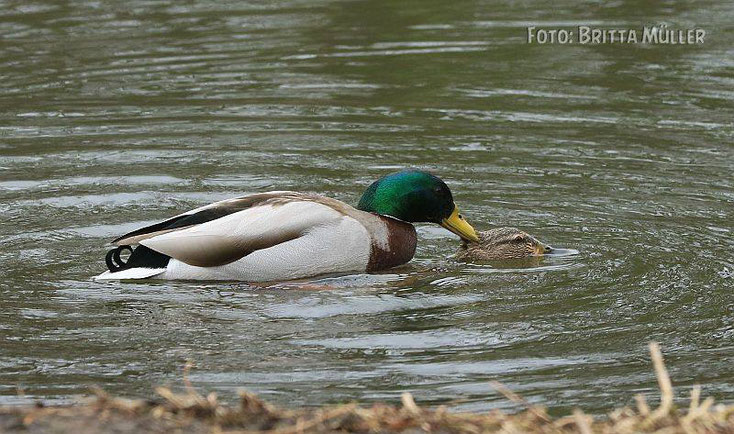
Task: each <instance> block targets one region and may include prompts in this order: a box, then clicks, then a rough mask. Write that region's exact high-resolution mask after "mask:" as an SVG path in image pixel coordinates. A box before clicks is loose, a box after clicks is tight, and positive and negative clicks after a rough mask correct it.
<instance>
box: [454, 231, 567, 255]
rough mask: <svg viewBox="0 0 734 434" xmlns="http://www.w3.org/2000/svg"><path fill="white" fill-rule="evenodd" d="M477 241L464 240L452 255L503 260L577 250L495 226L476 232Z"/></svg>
mask: <svg viewBox="0 0 734 434" xmlns="http://www.w3.org/2000/svg"><path fill="white" fill-rule="evenodd" d="M477 236H478V237H479V241H477V242H471V241H465V242H464V243H463V244H462V246H461V247H460V248H459V251H458V252H456V254H455V255H454V259H458V260H461V261H503V260H506V259H523V258H529V257H538V256H543V255H554V256H566V255H576V254H578V253H579V252H578V250H574V249H561V248H556V247H551V246H549V245H547V244H543V243H541V242H540V241H538V240H537V239H535V237H533V236H531V235H529V234H528V233H527V232H523V231H521V230H520V229H516V228H495V229H490V230H488V231H480V232H477Z"/></svg>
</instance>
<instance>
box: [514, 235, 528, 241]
mask: <svg viewBox="0 0 734 434" xmlns="http://www.w3.org/2000/svg"><path fill="white" fill-rule="evenodd" d="M513 239H514V240H515V241H517V242H521V241H525V237H524V236H522V235H515V238H513Z"/></svg>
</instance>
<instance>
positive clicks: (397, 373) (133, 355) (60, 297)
mask: <svg viewBox="0 0 734 434" xmlns="http://www.w3.org/2000/svg"><path fill="white" fill-rule="evenodd" d="M733 18H734V13H733V8H732V6H731V5H730V4H728V2H720V3H717V2H703V3H697V4H696V5H695V6H694V5H686V4H683V3H679V2H655V3H645V4H644V5H640V4H639V3H638V2H627V1H621V2H611V3H610V2H583V3H577V2H570V1H561V2H557V1H554V2H549V1H546V2H535V3H533V5H532V7H531V6H530V5H529V4H528V5H526V4H524V3H523V4H518V3H516V2H479V1H477V2H464V1H461V2H452V3H449V2H437V1H413V0H409V1H401V2H391V1H370V2H367V1H326V0H324V1H298V0H284V1H277V2H269V3H257V2H252V3H248V2H240V1H237V2H234V1H232V2H222V1H205V0H200V1H194V2H186V3H185V4H184V3H180V2H173V1H142V0H130V1H127V2H125V3H124V4H122V3H118V2H110V1H95V2H91V1H90V2H70V3H58V2H38V1H36V2H33V1H31V2H29V1H7V0H4V1H0V38H1V39H2V44H1V45H0V90H1V92H0V216H1V217H0V245H1V246H2V248H0V276H1V279H0V403H18V402H28V401H29V400H32V399H44V400H48V401H51V402H69V401H74V400H76V399H78V398H79V397H81V396H83V395H84V394H86V393H87V391H88V388H89V387H90V386H92V385H99V386H102V387H104V388H105V389H107V390H109V391H111V392H114V393H120V394H125V395H128V396H150V395H151V394H152V390H151V386H152V385H157V384H163V383H166V382H172V383H180V379H181V375H182V374H181V371H182V367H183V366H184V364H185V362H186V361H187V360H191V361H193V362H194V363H195V368H193V369H192V371H191V375H190V376H191V381H192V382H193V383H194V385H195V386H197V387H200V388H202V389H204V390H214V391H217V392H219V394H220V396H221V397H222V398H224V399H234V397H235V396H236V394H235V392H236V390H237V389H238V388H243V387H244V388H247V389H250V390H253V391H256V392H259V393H261V394H263V395H264V397H266V398H267V399H270V400H273V401H275V402H277V403H281V404H288V405H295V404H307V405H317V404H322V403H334V402H343V401H349V400H353V399H359V400H361V401H371V400H390V401H395V400H397V399H398V397H399V395H400V393H401V392H403V391H410V392H412V393H414V394H415V396H416V399H417V400H418V401H419V402H422V403H428V404H439V403H442V404H446V403H450V404H451V405H453V406H454V407H456V408H460V409H464V410H476V411H479V410H486V409H489V408H496V407H506V408H513V409H517V408H516V407H513V405H512V404H510V403H508V402H507V401H506V400H505V399H504V398H503V397H502V396H500V395H499V394H497V393H496V392H495V391H494V390H493V389H492V388H491V387H490V385H489V382H490V381H491V380H498V381H500V382H502V383H504V384H505V385H507V386H508V387H509V388H511V389H512V390H514V391H516V392H518V393H520V394H522V395H523V396H524V397H525V398H527V399H528V400H529V401H530V402H533V403H539V404H543V405H546V406H548V407H550V408H551V409H552V410H553V411H556V412H560V411H565V410H567V409H569V408H571V407H573V406H583V407H584V408H585V409H587V410H589V411H595V412H603V411H606V410H608V409H610V408H612V407H614V406H618V405H624V404H629V403H631V402H632V396H633V394H635V393H638V392H651V391H653V390H655V389H656V386H655V379H654V376H653V374H652V369H651V367H650V362H649V359H648V357H647V350H646V346H647V343H648V342H649V341H651V340H656V341H659V342H660V343H661V346H662V348H663V350H664V352H665V355H666V360H667V363H668V367H669V369H670V371H671V374H672V376H673V378H674V379H675V384H676V386H679V388H680V389H682V391H686V390H687V389H688V388H689V387H690V386H691V385H693V384H695V383H700V384H702V385H703V387H704V393H705V394H707V395H712V396H714V397H716V398H717V399H720V400H722V399H723V400H728V401H729V402H731V401H732V400H733V399H734V372H733V371H732V368H731V367H732V366H734V327H733V326H732V324H733V323H734V296H733V295H732V288H733V287H734V253H733V252H734V238H733V232H732V231H734V227H733V226H732V217H733V215H732V210H734V206H733V205H734V181H733V179H734V177H732V173H734V147H733V146H732V143H734V121H733V119H734V106H732V103H731V101H732V98H733V97H734V93H732V89H733V88H734V61H733V60H732V59H734V51H733V50H732V46H734V45H733V44H732V43H733V42H734V37H732V34H733V33H732V30H733V29H732V25H731V22H732V19H733ZM658 22H666V23H668V24H669V25H670V26H677V27H683V28H685V27H694V26H698V27H703V28H705V29H706V30H707V31H708V32H709V36H708V37H707V40H706V43H705V44H704V45H698V46H696V45H692V46H644V45H637V46H621V45H611V46H608V45H607V46H590V45H584V46H582V45H569V46H557V45H556V46H548V45H546V46H540V45H527V44H526V43H525V27H526V26H527V25H536V26H546V27H554V26H556V27H557V26H566V27H568V28H573V27H574V26H577V25H595V26H609V27H634V28H640V27H641V26H642V25H646V24H652V23H658ZM403 167H419V168H423V169H427V170H431V171H432V172H434V173H436V174H438V175H440V176H441V177H443V178H444V179H445V180H446V181H447V182H448V184H449V185H450V186H451V188H452V190H453V191H454V195H455V199H456V201H457V203H458V204H459V205H460V207H461V208H462V210H463V211H464V214H465V215H467V217H468V218H469V219H470V221H472V222H473V223H474V225H475V227H477V228H478V229H486V228H490V227H496V226H506V225H512V226H517V227H520V228H522V229H524V230H527V231H528V232H530V233H531V234H533V235H535V236H537V237H538V238H539V239H540V240H542V241H545V242H548V243H550V244H552V245H557V246H564V247H570V248H575V249H578V250H579V251H580V252H581V254H580V255H578V256H575V257H569V258H548V259H546V260H544V261H543V262H542V263H540V264H538V266H535V267H531V268H503V267H499V268H498V267H491V266H487V265H476V264H473V265H472V264H468V265H466V264H455V263H453V262H452V261H451V260H450V258H449V256H450V255H451V254H452V253H453V252H454V250H455V249H456V247H457V246H458V240H457V239H456V238H455V237H454V236H453V235H451V234H450V233H448V232H446V231H445V230H443V229H441V228H439V227H436V226H430V225H421V226H419V228H418V233H419V237H420V241H419V247H418V252H417V254H416V258H415V260H414V261H413V262H412V263H411V264H409V265H408V266H405V267H402V268H400V269H397V270H391V271H390V272H388V273H384V274H381V275H378V276H366V275H354V276H346V277H340V278H332V279H327V280H324V281H320V282H318V284H319V285H324V286H330V287H333V288H334V289H332V290H319V291H313V290H311V291H306V290H302V289H293V288H290V289H283V288H281V289H275V288H271V289H266V290H263V289H253V288H251V287H248V286H247V285H245V284H241V283H189V282H178V283H169V282H146V283H127V284H120V283H97V282H93V281H91V279H90V277H91V276H93V275H95V274H98V273H99V272H101V271H102V270H103V268H104V261H103V256H104V253H105V251H106V248H105V244H106V243H107V242H108V241H109V240H111V239H113V238H115V237H116V236H118V235H120V234H122V233H124V232H126V231H129V230H132V229H135V228H137V227H139V226H142V225H146V224H150V223H153V222H155V221H157V220H159V219H163V218H166V217H169V216H171V215H174V214H176V213H179V212H181V211H184V210H187V209H190V208H194V207H197V206H200V205H202V204H206V203H208V202H211V201H214V200H218V199H224V198H228V197H233V196H238V195H242V194H246V193H254V192H262V191H268V190H275V189H277V190H285V189H294V190H302V191H315V192H321V193H323V194H327V195H329V196H332V197H335V198H338V199H341V200H344V201H346V202H348V203H352V204H354V203H356V202H357V201H358V199H359V196H360V195H361V193H362V191H363V190H364V188H365V187H366V186H367V185H369V183H370V182H372V181H373V180H374V179H376V178H378V177H379V176H382V175H384V174H386V173H389V172H391V171H393V170H397V169H398V168H403ZM682 391H681V392H682ZM686 393H687V392H686Z"/></svg>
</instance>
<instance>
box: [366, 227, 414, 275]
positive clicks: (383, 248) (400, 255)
mask: <svg viewBox="0 0 734 434" xmlns="http://www.w3.org/2000/svg"><path fill="white" fill-rule="evenodd" d="M377 217H379V218H380V220H381V222H382V223H384V224H385V226H386V227H387V234H386V238H387V239H386V240H378V239H373V240H372V248H371V253H370V261H369V263H368V264H367V271H379V270H385V269H387V268H391V267H396V266H398V265H402V264H405V263H406V262H408V261H410V260H411V259H413V255H414V254H415V246H416V243H417V241H418V237H417V235H416V233H415V227H413V225H412V224H410V223H406V222H403V221H400V220H396V219H393V218H389V217H383V216H377Z"/></svg>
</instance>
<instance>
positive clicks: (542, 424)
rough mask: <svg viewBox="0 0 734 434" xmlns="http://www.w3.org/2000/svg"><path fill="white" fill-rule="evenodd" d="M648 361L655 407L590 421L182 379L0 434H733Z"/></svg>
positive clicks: (34, 415)
mask: <svg viewBox="0 0 734 434" xmlns="http://www.w3.org/2000/svg"><path fill="white" fill-rule="evenodd" d="M650 354H651V357H652V362H653V367H654V369H655V374H656V376H657V379H658V386H659V388H660V395H661V399H660V403H659V404H658V405H657V407H655V408H651V407H650V405H649V404H648V402H647V400H646V399H645V396H644V395H637V396H636V397H635V400H636V405H635V408H630V407H624V408H620V409H616V410H614V411H612V412H610V413H608V414H607V415H606V416H605V417H600V418H594V417H592V416H590V415H587V414H585V413H584V412H583V411H582V410H580V409H576V410H575V411H573V413H572V414H570V415H567V416H563V417H559V418H551V417H550V416H549V415H548V414H547V413H546V411H545V409H544V408H543V407H537V406H532V405H530V404H529V403H527V402H526V401H525V400H524V399H523V398H522V397H520V396H519V395H517V394H515V393H513V392H512V391H510V390H508V389H507V388H506V387H504V386H503V385H502V384H500V383H496V382H495V383H493V386H494V387H495V389H496V390H497V391H498V392H500V393H502V394H503V395H504V396H505V397H507V398H508V399H509V400H511V401H513V402H515V403H518V404H521V405H522V406H524V408H525V410H523V411H522V412H520V413H517V414H506V413H504V412H502V411H500V410H492V411H489V412H486V413H458V412H450V411H448V410H447V409H446V408H445V407H442V406H440V407H437V408H435V409H427V408H421V407H419V406H418V405H417V404H416V403H415V401H414V400H413V397H412V396H411V395H410V394H409V393H404V394H403V395H402V399H401V404H400V405H390V404H382V403H379V404H372V405H370V406H360V405H359V404H356V403H351V404H344V405H334V406H325V407H321V408H303V409H281V408H277V407H275V406H273V405H271V404H268V403H267V402H265V401H262V400H261V399H259V398H258V397H257V396H256V395H254V394H252V393H249V392H241V393H240V401H239V404H238V405H237V406H226V405H222V404H220V403H218V401H217V397H216V394H215V393H210V394H209V395H207V396H203V395H201V394H200V393H198V392H197V391H196V390H195V389H194V388H193V387H192V385H191V383H190V382H189V381H188V379H187V377H186V375H184V384H185V386H186V391H185V393H174V392H173V391H171V389H169V388H166V387H158V388H156V389H155V390H156V393H157V395H158V397H157V398H155V399H151V400H131V399H124V398H117V397H112V396H110V395H108V394H107V393H105V392H104V391H102V390H99V389H97V390H95V391H94V394H95V395H96V398H94V399H93V400H91V401H90V402H89V403H87V404H80V405H73V406H58V407H45V406H43V405H42V404H37V405H35V406H22V407H21V406H6V407H0V432H9V433H15V432H17V433H20V432H22V433H47V432H53V433H74V434H84V433H97V432H99V433H145V432H148V433H150V432H154V433H159V432H186V433H232V434H234V433H257V432H268V433H278V434H298V433H326V432H353V433H368V432H384V433H389V432H411V433H415V432H441V433H481V432H507V433H571V432H573V433H582V434H589V433H638V432H641V433H653V432H654V433H661V434H662V433H686V434H687V433H710V432H712V433H734V405H723V404H716V405H715V404H714V400H713V398H706V399H704V400H701V388H700V387H699V386H694V387H693V389H692V391H691V396H690V400H689V404H688V406H687V407H685V408H679V407H676V405H675V404H674V400H673V398H674V394H673V386H672V383H671V381H670V377H669V376H668V372H667V369H666V368H665V365H664V363H663V357H662V354H661V352H660V349H659V347H658V345H657V344H656V343H651V344H650Z"/></svg>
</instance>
